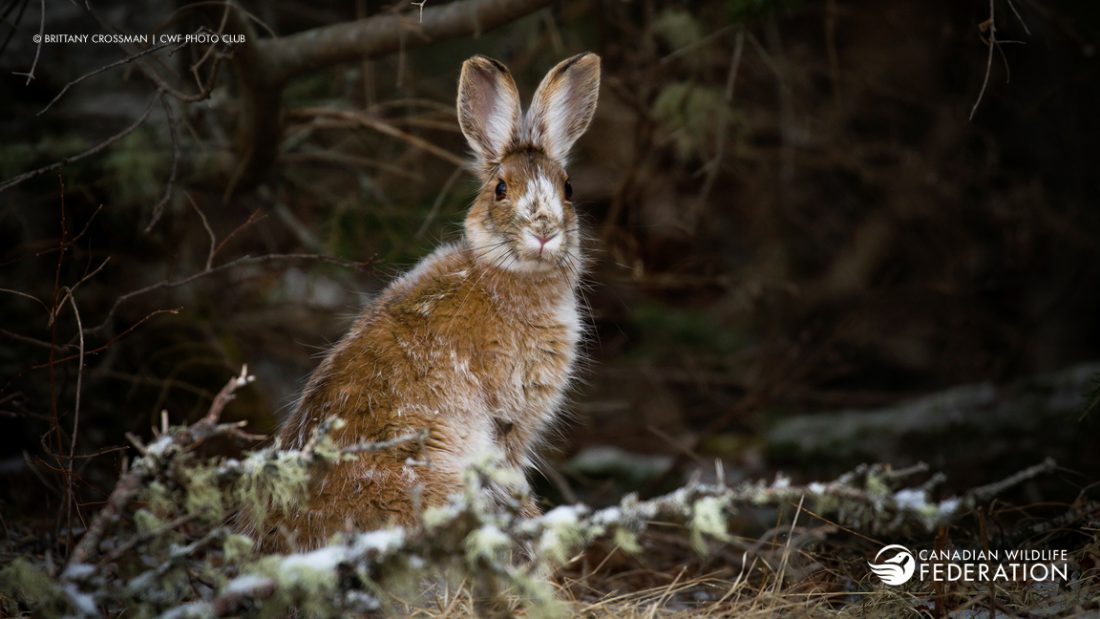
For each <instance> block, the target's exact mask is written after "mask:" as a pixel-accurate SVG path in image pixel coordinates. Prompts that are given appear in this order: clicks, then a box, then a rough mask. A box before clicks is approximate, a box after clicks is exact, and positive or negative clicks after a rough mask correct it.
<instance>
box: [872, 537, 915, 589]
mask: <svg viewBox="0 0 1100 619" xmlns="http://www.w3.org/2000/svg"><path fill="white" fill-rule="evenodd" d="M867 565H869V566H871V571H872V572H874V573H875V575H876V576H878V577H879V578H880V579H881V580H882V582H884V583H886V584H888V585H892V586H897V585H903V584H905V583H907V582H909V579H910V578H912V577H913V574H914V573H916V571H917V560H916V558H915V557H913V553H911V552H909V549H908V548H906V547H905V546H902V545H901V544H890V545H889V546H885V547H883V549H882V550H880V551H878V554H877V555H875V562H874V563H872V562H870V561H868V562H867Z"/></svg>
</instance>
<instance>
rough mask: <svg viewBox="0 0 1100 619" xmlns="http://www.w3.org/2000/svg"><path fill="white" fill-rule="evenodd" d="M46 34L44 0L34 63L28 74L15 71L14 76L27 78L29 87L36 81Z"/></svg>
mask: <svg viewBox="0 0 1100 619" xmlns="http://www.w3.org/2000/svg"><path fill="white" fill-rule="evenodd" d="M45 32H46V0H42V3H41V14H40V15H39V18H38V41H37V43H36V45H35V46H34V61H33V62H32V63H31V68H30V70H29V71H27V72H26V73H23V72H19V71H13V72H12V74H13V75H21V76H26V78H27V85H28V86H29V85H30V83H31V82H32V81H34V72H35V70H36V69H37V68H38V57H39V56H41V55H42V35H43V34H45Z"/></svg>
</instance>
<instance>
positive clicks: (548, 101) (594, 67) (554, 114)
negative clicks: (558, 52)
mask: <svg viewBox="0 0 1100 619" xmlns="http://www.w3.org/2000/svg"><path fill="white" fill-rule="evenodd" d="M599 94H600V57H599V56H597V55H596V54H593V53H590V52H585V53H583V54H577V55H576V56H573V57H572V58H567V59H565V60H563V61H561V62H560V63H558V66H556V67H554V68H553V69H550V72H549V73H547V74H546V77H544V78H543V79H542V83H541V84H539V88H538V90H536V91H535V97H534V98H533V99H532V100H531V109H530V110H528V111H527V132H528V135H527V137H528V139H529V140H530V141H531V143H532V144H534V145H536V146H539V147H541V148H542V149H543V150H544V151H546V154H547V155H549V156H550V157H552V158H554V159H557V160H558V161H561V162H562V163H563V164H564V163H565V159H566V156H567V155H568V154H569V149H570V148H572V147H573V143H574V142H576V141H577V138H579V137H581V135H583V134H584V131H585V130H586V129H588V123H589V122H590V121H591V120H592V114H594V113H595V112H596V99H597V98H598V97H599Z"/></svg>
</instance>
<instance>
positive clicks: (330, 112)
mask: <svg viewBox="0 0 1100 619" xmlns="http://www.w3.org/2000/svg"><path fill="white" fill-rule="evenodd" d="M292 116H295V117H305V118H309V117H322V118H323V117H328V118H340V119H344V120H349V121H352V122H355V123H357V124H359V125H362V126H363V127H366V128H368V129H373V130H375V131H377V132H379V133H382V134H385V135H388V136H391V137H394V138H397V139H399V140H402V141H403V142H406V143H408V144H409V145H410V146H412V147H414V148H418V149H420V150H423V151H424V152H426V153H429V154H432V155H435V156H436V157H439V158H440V159H442V160H444V161H446V162H448V163H452V164H454V165H456V166H458V167H460V168H466V167H467V166H468V165H469V164H468V163H467V161H466V160H465V159H464V158H462V157H459V156H458V155H455V154H454V153H451V152H450V151H448V150H445V149H443V148H440V147H438V146H436V145H435V144H432V143H431V142H429V141H427V140H425V139H423V138H421V137H418V136H415V135H413V134H411V133H407V132H405V131H402V130H400V129H398V128H397V127H394V126H393V125H391V124H389V123H387V122H385V121H383V120H381V119H379V118H375V117H373V116H371V115H370V114H367V113H365V112H359V111H356V110H338V109H331V108H304V109H301V110H295V111H294V113H293V114H292Z"/></svg>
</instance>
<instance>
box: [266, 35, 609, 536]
mask: <svg viewBox="0 0 1100 619" xmlns="http://www.w3.org/2000/svg"><path fill="white" fill-rule="evenodd" d="M598 85H599V58H598V57H596V56H594V55H592V54H582V55H579V56H575V57H573V58H571V59H569V60H566V61H564V62H563V63H561V64H559V65H558V67H555V69H553V70H552V71H551V72H550V73H549V74H548V75H547V78H546V79H545V80H544V81H543V84H542V85H541V86H540V88H539V91H538V93H539V94H536V97H535V100H534V101H533V103H532V111H531V113H530V114H529V115H528V116H527V117H522V116H521V114H520V110H519V107H518V106H519V97H518V94H517V93H516V92H515V84H514V82H513V81H512V78H511V76H510V75H508V72H507V69H506V68H504V66H503V65H502V64H500V63H499V62H496V61H494V60H491V59H487V58H484V57H474V58H471V59H470V60H468V61H467V62H466V63H465V64H464V65H463V71H462V77H461V78H460V87H459V100H458V111H459V119H460V124H461V126H462V129H463V131H464V133H465V134H466V136H467V138H468V140H469V142H470V144H471V147H472V148H473V149H474V152H475V155H476V156H477V158H478V163H479V176H480V177H481V181H482V186H481V190H480V192H479V194H478V196H477V198H476V200H475V202H474V204H473V206H472V207H471V209H470V211H469V214H468V215H467V218H466V222H465V231H466V234H465V236H464V238H463V239H462V240H461V241H460V242H458V243H455V244H453V245H447V246H444V247H442V248H440V249H438V250H436V251H435V252H434V253H433V254H431V255H430V256H428V257H427V258H425V259H424V260H423V261H421V262H420V264H419V265H417V266H416V268H414V269H413V270H412V271H410V272H409V273H407V274H406V275H404V276H402V277H401V278H399V279H397V280H396V281H394V282H393V283H392V284H391V285H390V286H389V287H388V288H387V289H386V290H385V291H384V292H383V293H382V295H381V296H380V297H379V298H378V299H377V300H376V301H375V302H374V303H373V304H372V305H371V306H370V307H369V308H367V309H366V310H365V311H364V312H363V314H362V315H361V316H360V317H359V318H358V319H357V320H356V321H355V324H354V325H353V327H352V328H351V330H350V331H349V332H348V334H347V335H346V336H345V337H344V338H343V339H342V340H340V342H339V343H337V344H336V345H335V346H334V347H333V348H332V350H331V351H330V352H329V353H328V355H327V356H326V357H325V359H324V360H323V361H322V362H321V364H320V365H319V367H318V368H317V369H316V371H315V372H314V373H313V375H312V376H311V377H310V379H309V382H308V384H307V386H306V388H305V390H304V392H303V395H302V398H301V401H300V402H299V404H298V406H297V408H296V410H295V411H294V412H293V413H292V414H291V416H290V417H289V419H288V420H287V422H286V423H285V425H284V426H283V428H282V431H281V434H280V437H281V440H282V442H283V444H284V445H286V446H290V447H300V446H302V445H303V444H304V443H305V441H306V440H308V438H309V435H310V433H311V432H312V430H313V429H314V428H315V427H316V426H317V424H318V423H319V422H321V421H322V420H324V419H327V418H329V417H331V416H339V417H340V418H342V419H343V420H344V421H345V422H346V425H345V426H344V427H343V428H342V429H340V430H339V431H338V432H337V433H336V435H335V436H334V438H335V440H336V442H337V443H338V444H340V445H351V444H355V443H360V442H367V441H384V440H388V439H393V438H396V437H400V436H404V435H407V434H409V433H411V432H416V431H426V433H427V439H426V440H425V441H424V443H423V446H421V445H420V444H419V443H416V442H411V443H406V444H404V445H402V446H400V447H397V448H394V449H390V450H386V451H382V452H377V453H365V454H361V455H359V456H357V457H356V459H355V460H354V461H351V462H345V463H341V464H338V465H336V466H334V467H333V468H332V469H331V470H330V471H328V472H327V474H326V475H325V476H324V478H323V479H322V480H321V481H320V482H319V483H317V484H316V487H315V488H314V490H313V492H312V497H311V499H310V502H309V505H308V507H306V508H305V509H302V510H300V511H298V512H296V513H293V514H289V515H287V516H286V517H285V518H283V519H282V520H281V522H279V524H281V525H282V526H283V527H284V528H285V529H288V530H290V531H291V532H292V533H293V534H294V536H295V537H296V538H297V540H298V543H299V544H300V545H303V546H315V545H317V544H319V543H321V542H323V541H324V540H325V539H326V538H327V537H328V536H330V535H331V534H332V533H335V532H337V531H340V530H343V529H344V528H345V527H346V526H348V525H352V526H354V527H356V528H359V529H370V528H376V527H380V526H384V525H387V524H391V523H392V524H401V525H409V524H412V523H414V522H415V521H416V519H417V518H418V517H419V514H420V513H421V511H422V510H423V509H424V508H425V507H428V506H432V505H439V504H440V503H442V502H444V501H445V500H446V498H447V497H448V495H450V494H452V493H454V492H456V491H460V490H461V489H462V487H463V482H462V471H463V469H464V468H465V467H466V466H467V465H468V464H470V463H472V462H475V461H478V460H480V459H482V458H484V456H485V454H486V452H495V453H497V454H499V456H500V457H501V458H502V459H503V461H504V462H505V463H506V464H507V465H508V466H510V467H513V468H515V469H516V470H517V471H519V472H522V471H523V470H524V469H525V468H527V467H529V466H531V464H532V458H533V457H534V450H535V448H536V447H537V446H538V444H539V442H540V440H541V439H542V437H543V436H544V435H545V432H546V430H547V429H548V428H549V427H550V426H551V425H552V424H553V423H554V421H555V419H556V417H557V415H558V411H559V409H560V407H561V405H562V402H563V400H564V396H565V392H566V390H567V388H568V386H569V383H570V379H571V376H572V373H573V368H574V363H575V360H576V356H577V353H576V347H577V342H578V339H579V337H580V333H581V327H580V320H579V317H578V310H577V300H576V287H577V284H578V279H579V277H580V273H581V268H582V257H581V253H580V241H579V232H578V225H577V218H576V213H575V212H574V211H573V207H572V204H571V203H570V202H569V201H568V200H567V199H566V197H565V195H564V185H565V182H566V180H567V177H566V173H565V170H564V167H563V166H564V156H565V153H566V152H567V151H568V148H569V147H570V146H571V145H572V143H573V141H575V140H576V138H577V137H579V136H580V134H581V133H583V132H584V130H585V129H586V128H587V126H588V122H589V120H590V119H591V117H592V112H593V111H594V109H595V98H596V91H597V90H598ZM555 95H561V96H557V98H556V99H555V98H553V97H554V96H555ZM562 106H568V107H562ZM502 118H503V119H504V120H503V121H501V119H502ZM494 123H495V124H494ZM558 125H560V126H558ZM548 128H549V129H550V130H551V131H550V133H553V132H554V131H555V130H556V131H557V132H556V134H554V135H553V136H549V135H548ZM550 139H554V140H556V142H553V143H551V142H550V141H549V140H550ZM551 153H555V154H554V155H551ZM501 181H503V182H504V183H505V184H506V186H507V192H506V195H505V196H504V198H503V199H500V198H499V197H498V195H497V185H498V183H500V182H501ZM557 235H560V238H558V239H556V240H555V241H554V242H553V244H552V243H544V245H538V243H537V242H536V241H537V240H538V237H544V238H546V237H557ZM532 239H534V241H533V240H532ZM528 509H529V510H530V511H534V510H535V508H534V507H533V505H532V506H528Z"/></svg>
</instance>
